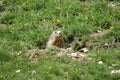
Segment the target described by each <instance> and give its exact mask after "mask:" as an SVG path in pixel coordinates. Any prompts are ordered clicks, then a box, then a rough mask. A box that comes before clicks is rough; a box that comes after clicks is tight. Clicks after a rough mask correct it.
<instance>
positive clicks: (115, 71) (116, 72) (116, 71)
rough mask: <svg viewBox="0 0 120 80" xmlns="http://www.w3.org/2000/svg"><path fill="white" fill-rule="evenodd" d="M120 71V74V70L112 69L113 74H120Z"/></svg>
mask: <svg viewBox="0 0 120 80" xmlns="http://www.w3.org/2000/svg"><path fill="white" fill-rule="evenodd" d="M118 73H119V74H120V70H112V71H111V74H118Z"/></svg>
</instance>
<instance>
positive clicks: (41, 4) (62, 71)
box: [0, 0, 120, 80]
mask: <svg viewBox="0 0 120 80" xmlns="http://www.w3.org/2000/svg"><path fill="white" fill-rule="evenodd" d="M2 1H3V4H2V3H0V7H1V8H0V10H1V12H0V16H1V17H0V79H3V80H117V79H120V76H119V75H118V74H116V75H111V74H110V72H111V69H109V68H108V67H109V66H111V65H112V64H118V66H116V67H114V68H112V69H120V62H119V61H120V48H112V49H111V48H110V49H102V50H101V49H100V50H91V51H89V52H88V55H90V56H92V58H93V60H92V61H91V62H89V63H87V62H85V61H83V62H82V61H80V62H79V61H73V60H71V58H68V57H54V56H41V57H40V58H39V61H38V62H37V63H33V64H30V62H29V60H28V58H26V57H25V56H23V55H21V56H13V55H11V54H12V53H13V52H14V51H20V50H21V51H24V50H28V49H35V48H38V47H37V46H36V45H37V43H38V42H39V41H40V42H43V43H46V42H47V39H48V36H49V34H50V33H51V32H52V30H53V28H54V27H53V26H55V25H57V24H59V25H62V26H63V28H62V30H63V35H64V38H65V40H66V41H67V36H70V34H71V33H72V34H74V36H83V37H84V38H85V39H86V38H88V35H89V34H90V33H92V32H94V31H97V30H103V29H105V28H106V27H108V26H106V25H107V24H110V25H112V26H111V28H110V32H109V33H108V34H107V35H106V36H105V37H103V38H101V39H100V40H98V42H100V43H107V42H110V41H112V40H118V41H119V40H120V36H119V34H120V31H119V30H120V17H119V16H120V4H117V6H115V7H114V8H110V7H108V6H107V4H108V2H106V1H96V2H94V1H93V2H88V1H86V2H79V1H78V0H2ZM2 1H1V2H2ZM115 3H119V1H115ZM100 60H102V61H103V65H98V64H97V62H98V61H100ZM18 69H20V70H21V72H20V73H15V71H16V70H18ZM32 70H35V71H36V72H37V74H36V75H32V74H31V72H32Z"/></svg>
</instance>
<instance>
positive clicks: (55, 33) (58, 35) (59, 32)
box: [52, 31, 62, 38]
mask: <svg viewBox="0 0 120 80" xmlns="http://www.w3.org/2000/svg"><path fill="white" fill-rule="evenodd" d="M52 35H54V37H56V38H57V37H60V36H62V34H61V31H53V33H52Z"/></svg>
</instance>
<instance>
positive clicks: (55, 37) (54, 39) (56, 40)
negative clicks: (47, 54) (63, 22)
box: [46, 30, 64, 48]
mask: <svg viewBox="0 0 120 80" xmlns="http://www.w3.org/2000/svg"><path fill="white" fill-rule="evenodd" d="M51 46H56V47H59V48H63V47H64V39H63V36H62V34H61V31H58V30H57V31H53V32H52V34H51V36H50V37H49V40H48V42H47V45H46V48H50V47H51Z"/></svg>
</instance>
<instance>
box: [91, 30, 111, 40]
mask: <svg viewBox="0 0 120 80" xmlns="http://www.w3.org/2000/svg"><path fill="white" fill-rule="evenodd" d="M108 32H109V30H108V29H107V30H103V31H98V32H96V33H92V34H90V38H94V39H97V38H100V37H102V36H104V35H105V34H107V33H108Z"/></svg>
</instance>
